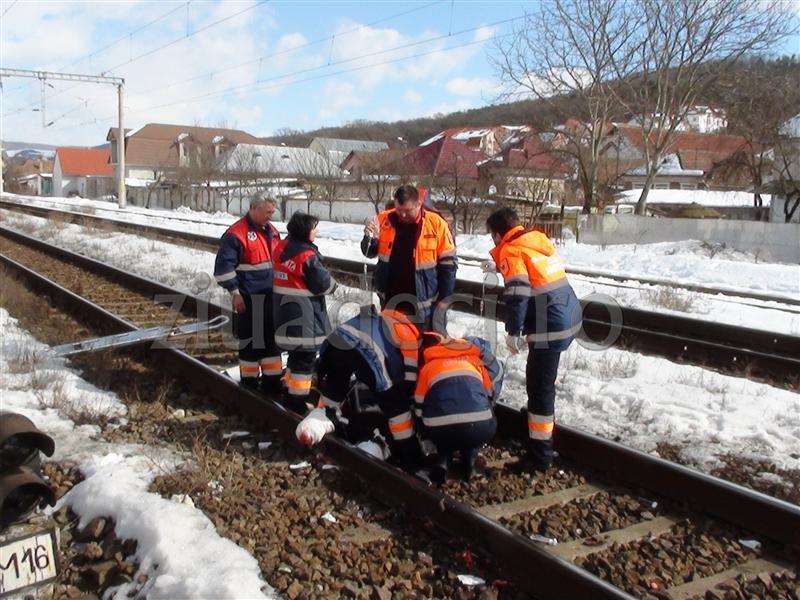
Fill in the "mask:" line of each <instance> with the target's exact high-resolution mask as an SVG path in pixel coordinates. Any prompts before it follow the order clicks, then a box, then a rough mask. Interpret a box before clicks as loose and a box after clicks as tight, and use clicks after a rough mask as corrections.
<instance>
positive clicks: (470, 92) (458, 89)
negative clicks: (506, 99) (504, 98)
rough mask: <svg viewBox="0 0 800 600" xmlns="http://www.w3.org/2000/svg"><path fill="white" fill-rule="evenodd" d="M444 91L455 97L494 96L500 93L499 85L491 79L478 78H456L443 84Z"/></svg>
mask: <svg viewBox="0 0 800 600" xmlns="http://www.w3.org/2000/svg"><path fill="white" fill-rule="evenodd" d="M444 87H445V89H446V90H447V91H448V92H450V93H451V94H454V95H456V96H479V97H490V96H496V95H497V94H498V93H499V92H500V85H499V84H498V83H497V82H496V81H492V80H491V79H482V78H480V77H473V78H467V77H456V78H455V79H451V80H450V81H448V82H447V83H446V84H445V86H444Z"/></svg>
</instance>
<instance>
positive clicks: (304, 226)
mask: <svg viewBox="0 0 800 600" xmlns="http://www.w3.org/2000/svg"><path fill="white" fill-rule="evenodd" d="M318 223H319V219H318V218H317V217H315V216H314V215H309V214H308V213H304V212H301V211H299V210H298V211H297V212H295V213H294V214H293V215H292V218H291V219H289V222H288V223H287V224H286V231H288V232H289V237H292V238H294V239H296V240H302V241H304V242H308V241H310V240H309V239H308V237H309V235H311V231H312V230H313V229H314V227H316V226H317V224H318Z"/></svg>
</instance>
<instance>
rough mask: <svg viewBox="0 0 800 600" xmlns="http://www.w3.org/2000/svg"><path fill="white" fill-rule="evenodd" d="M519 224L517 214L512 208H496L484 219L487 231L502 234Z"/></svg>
mask: <svg viewBox="0 0 800 600" xmlns="http://www.w3.org/2000/svg"><path fill="white" fill-rule="evenodd" d="M517 225H519V215H518V214H517V211H515V210H514V209H513V208H508V207H506V208H498V209H497V210H496V211H494V212H493V213H492V214H490V215H489V218H488V219H486V229H488V230H489V233H496V234H497V235H499V236H504V235H505V234H506V233H508V232H509V231H511V230H512V229H514V227H516V226H517Z"/></svg>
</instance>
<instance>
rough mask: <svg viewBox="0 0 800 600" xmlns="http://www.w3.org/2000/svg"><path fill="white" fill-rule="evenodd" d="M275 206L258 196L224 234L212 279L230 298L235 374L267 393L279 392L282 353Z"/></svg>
mask: <svg viewBox="0 0 800 600" xmlns="http://www.w3.org/2000/svg"><path fill="white" fill-rule="evenodd" d="M274 213H275V201H274V200H273V199H272V198H270V197H269V196H268V195H267V194H265V193H263V192H260V193H257V194H255V195H254V196H253V198H252V199H251V200H250V209H249V210H248V212H247V214H246V215H245V216H244V217H242V218H241V219H239V220H238V221H236V223H234V224H233V225H231V226H230V227H229V228H228V230H227V231H226V232H225V233H224V234H223V235H222V238H221V239H220V244H219V250H218V251H217V258H216V262H215V263H214V278H215V279H216V280H217V283H219V285H221V286H222V287H223V288H225V289H226V290H228V291H229V292H230V293H231V305H232V307H233V311H234V331H235V333H236V337H237V338H238V339H239V374H240V375H241V381H242V384H243V385H246V386H248V387H253V388H255V387H258V385H259V377H260V382H261V386H262V389H263V390H264V391H265V392H267V393H277V392H280V390H281V374H282V370H283V369H282V365H281V353H280V350H279V349H278V347H277V346H276V345H275V338H274V328H273V320H272V256H273V253H274V251H275V247H276V246H277V244H278V241H279V240H280V234H279V233H278V230H277V229H275V227H274V226H273V225H272V223H270V219H271V218H272V215H273V214H274Z"/></svg>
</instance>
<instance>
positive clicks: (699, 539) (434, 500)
mask: <svg viewBox="0 0 800 600" xmlns="http://www.w3.org/2000/svg"><path fill="white" fill-rule="evenodd" d="M0 252H2V256H1V257H0V262H2V264H3V265H5V267H6V268H7V269H8V270H10V271H12V272H15V273H17V274H18V275H19V276H20V277H21V278H23V279H24V280H26V281H27V282H28V284H29V285H30V286H32V287H33V288H35V289H37V290H38V291H39V292H40V293H44V294H47V295H48V296H49V297H51V298H52V299H53V300H54V301H55V302H58V303H59V304H61V305H62V306H64V307H65V308H66V309H67V310H69V311H70V312H71V313H73V314H75V315H77V316H78V317H80V318H83V319H86V320H88V321H91V322H92V323H93V324H94V325H96V326H98V327H100V328H103V329H106V330H108V331H109V333H115V332H121V331H127V330H133V329H134V328H140V327H146V326H149V325H153V324H160V323H163V322H165V321H166V320H170V321H171V320H173V319H177V320H178V321H179V322H186V321H192V320H195V319H198V318H200V319H205V318H206V317H214V316H216V315H218V314H220V312H221V310H222V309H220V307H218V306H215V305H209V304H208V303H206V302H205V301H203V300H202V299H200V298H196V297H192V296H185V295H183V294H180V293H179V292H177V291H175V290H171V289H169V288H167V287H165V286H163V285H161V284H158V283H156V282H153V281H150V280H146V279H143V278H141V277H138V276H135V275H132V274H130V273H127V272H124V271H120V270H118V269H115V268H112V267H110V266H108V265H105V264H102V263H98V262H97V261H93V260H92V259H88V258H86V257H83V256H80V255H76V254H73V253H70V252H68V251H65V250H63V249H60V248H56V247H53V246H50V245H48V244H46V243H44V242H41V241H39V240H35V239H32V238H29V237H27V236H24V235H22V234H19V233H16V232H12V231H10V230H7V229H0ZM26 265H27V266H26ZM31 266H34V267H35V269H36V271H34V270H33V269H32V268H31ZM156 295H159V296H160V297H161V298H162V299H164V300H166V299H175V298H184V300H183V302H182V304H181V305H180V306H179V307H177V305H175V304H173V305H172V308H170V307H169V306H167V305H155V304H154V303H153V298H154V297H155V296H156ZM171 311H172V312H171ZM153 354H154V355H156V354H157V356H158V360H159V361H161V362H162V363H163V365H164V367H165V371H166V370H167V369H169V371H168V372H170V373H174V374H175V375H176V376H182V377H185V378H186V380H187V381H189V382H190V383H191V384H192V385H193V386H195V387H197V389H198V390H199V391H200V392H201V393H204V394H206V395H208V396H210V397H212V398H214V399H216V400H218V401H220V402H222V401H225V402H231V403H233V405H234V406H235V407H236V409H237V410H238V411H240V412H241V413H242V414H243V415H245V416H246V417H247V418H248V419H252V420H254V421H258V422H266V423H268V424H269V427H271V428H274V429H277V430H278V432H279V433H280V435H282V436H285V437H286V438H287V439H291V438H292V437H293V432H294V428H295V426H296V423H297V417H295V416H294V415H292V414H291V413H289V412H287V411H285V410H284V409H283V408H282V407H280V406H279V405H278V404H277V403H275V402H273V401H271V400H270V399H267V398H263V397H261V396H259V395H256V394H253V393H252V392H249V391H247V390H245V389H243V388H241V387H239V386H238V385H236V384H235V383H234V382H233V381H231V380H230V379H229V378H227V377H226V376H225V375H223V374H222V373H221V372H220V367H222V366H224V365H227V364H230V363H232V362H233V360H234V356H235V355H234V353H233V352H232V351H231V349H230V346H229V344H228V342H227V341H226V339H225V334H224V333H219V332H216V333H211V334H209V335H208V339H199V338H193V339H191V340H190V341H188V342H187V343H186V344H185V346H184V347H183V348H182V349H179V348H175V347H164V348H163V351H160V352H158V353H153ZM497 416H498V422H499V428H500V435H499V437H498V440H497V443H496V444H494V445H493V446H492V447H491V448H489V449H488V451H487V453H486V459H487V461H488V463H487V466H486V468H485V470H484V473H483V475H482V476H481V477H478V478H476V479H474V480H473V481H471V482H470V483H467V484H464V483H460V482H449V483H448V484H447V485H446V486H445V487H444V488H443V490H437V489H434V488H430V487H428V486H425V485H424V484H423V483H421V482H419V481H417V480H416V479H414V478H411V477H409V476H407V475H405V474H403V473H401V472H399V471H397V470H396V469H394V468H393V467H391V466H390V465H388V464H386V463H384V462H382V461H379V460H376V459H373V458H372V457H370V456H368V455H366V454H364V453H362V452H361V451H359V450H357V449H354V448H353V447H352V446H350V445H349V444H347V443H346V442H344V441H342V440H338V439H336V438H330V439H327V438H326V440H325V441H324V442H323V444H322V445H321V448H320V450H321V451H322V452H323V453H324V454H325V455H327V456H328V457H330V458H331V459H333V460H334V461H336V462H337V463H338V464H339V465H340V466H341V467H343V468H345V469H347V470H348V471H349V472H352V473H354V474H356V475H357V476H358V477H360V478H361V479H362V480H363V481H365V482H369V485H368V487H369V489H370V491H371V493H374V494H377V495H379V496H381V497H382V498H384V500H385V501H387V502H390V503H394V504H397V503H399V504H402V505H403V506H404V507H405V509H406V510H408V511H410V512H411V513H413V514H416V515H420V516H424V517H426V518H428V519H430V520H431V521H432V522H433V523H434V524H435V525H436V526H437V527H439V528H440V529H441V530H442V531H444V532H447V534H449V535H453V536H457V537H459V538H467V539H468V540H470V543H471V544H472V549H473V550H475V551H476V552H479V553H482V554H485V555H488V556H491V557H492V558H493V559H494V560H495V561H496V563H497V564H499V565H502V566H503V567H504V568H505V569H506V571H507V573H508V577H509V578H513V581H514V583H515V585H516V587H517V588H518V589H519V590H522V591H524V592H525V593H527V594H529V595H532V596H536V597H551V598H567V597H569V598H572V597H575V598H583V597H586V598H589V597H592V598H594V597H630V595H635V596H640V597H643V596H646V595H647V594H650V595H651V596H654V597H663V598H689V597H693V596H697V595H699V596H703V595H704V594H705V593H706V592H707V591H708V590H711V589H713V588H714V586H715V585H717V584H720V583H721V584H722V585H727V586H728V587H729V588H731V586H733V588H731V589H734V588H735V589H739V590H740V591H741V593H742V594H744V595H745V596H747V595H748V594H749V595H751V596H752V595H756V596H758V595H765V596H768V597H769V596H770V595H772V597H781V596H780V593H784V592H785V593H786V594H787V595H786V596H783V597H791V596H790V595H788V594H790V593H791V590H792V589H794V587H796V585H797V580H796V570H795V569H796V566H793V565H796V562H797V554H796V553H797V545H798V535H797V532H798V531H800V507H797V506H795V505H791V504H788V503H786V502H782V501H780V500H776V499H774V498H770V497H768V496H765V495H762V494H759V493H757V492H753V491H750V490H748V489H746V488H742V487H739V486H736V485H733V484H730V483H727V482H724V481H721V480H719V479H715V478H712V477H708V476H705V475H702V474H700V473H697V472H695V471H692V470H690V469H687V468H685V467H682V466H679V465H676V464H673V463H669V462H667V461H664V460H661V459H657V458H654V457H652V456H649V455H646V454H643V453H641V452H638V451H635V450H632V449H629V448H625V447H623V446H621V445H619V444H615V443H613V442H608V441H605V440H602V439H600V438H597V437H595V436H592V435H589V434H586V433H583V432H580V431H577V430H574V429H572V428H569V427H565V426H560V427H559V428H558V429H557V435H556V440H555V441H556V447H557V450H558V452H559V454H560V456H561V462H560V464H559V466H558V468H556V469H551V470H550V471H548V472H547V473H545V474H543V475H541V476H531V475H529V474H516V473H513V472H512V471H511V470H509V469H508V468H507V466H508V464H509V463H513V462H514V460H515V459H516V457H517V456H518V454H519V442H520V439H519V437H520V434H521V433H522V432H523V431H524V430H523V427H522V423H521V421H520V414H519V412H518V411H515V410H513V409H511V408H510V407H508V406H505V405H502V404H501V405H499V406H498V409H497ZM531 536H534V537H535V538H536V539H537V540H539V541H534V540H533V539H531ZM375 539H380V537H379V536H378V537H377V538H375ZM549 539H555V540H557V541H558V544H555V545H551V544H548V543H545V542H546V541H547V540H549ZM749 539H757V540H759V541H760V542H761V543H762V544H763V546H762V548H761V551H759V552H752V551H751V550H749V549H748V543H747V542H746V541H745V540H749ZM765 582H768V583H765ZM737 586H738V587H737ZM786 590H789V591H788V592H786ZM794 593H795V594H796V591H795V592H794Z"/></svg>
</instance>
